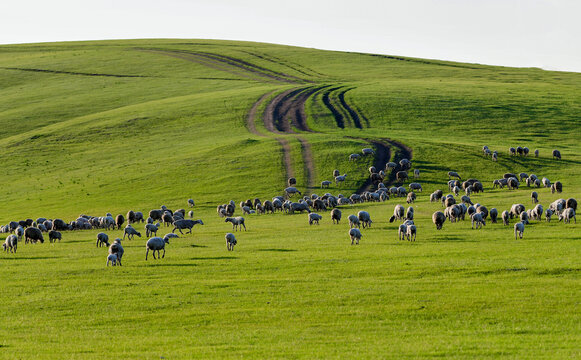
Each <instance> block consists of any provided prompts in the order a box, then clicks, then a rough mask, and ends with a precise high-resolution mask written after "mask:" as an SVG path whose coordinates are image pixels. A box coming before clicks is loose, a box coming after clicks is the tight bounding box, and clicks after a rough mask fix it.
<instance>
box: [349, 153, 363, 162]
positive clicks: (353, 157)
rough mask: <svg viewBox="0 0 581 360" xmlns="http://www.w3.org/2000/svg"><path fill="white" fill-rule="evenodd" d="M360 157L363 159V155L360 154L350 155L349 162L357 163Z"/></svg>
mask: <svg viewBox="0 0 581 360" xmlns="http://www.w3.org/2000/svg"><path fill="white" fill-rule="evenodd" d="M360 157H361V155H359V154H351V155H349V161H357V160H359V158H360Z"/></svg>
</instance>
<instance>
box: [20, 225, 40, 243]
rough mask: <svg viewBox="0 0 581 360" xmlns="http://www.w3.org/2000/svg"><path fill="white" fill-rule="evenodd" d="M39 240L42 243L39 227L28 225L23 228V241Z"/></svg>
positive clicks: (33, 241)
mask: <svg viewBox="0 0 581 360" xmlns="http://www.w3.org/2000/svg"><path fill="white" fill-rule="evenodd" d="M37 241H40V243H41V244H42V243H44V237H43V236H42V231H40V229H39V228H35V227H29V228H26V229H25V230H24V243H25V244H26V243H28V242H31V243H36V242H37Z"/></svg>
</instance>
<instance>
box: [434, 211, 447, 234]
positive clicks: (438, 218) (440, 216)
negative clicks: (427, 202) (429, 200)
mask: <svg viewBox="0 0 581 360" xmlns="http://www.w3.org/2000/svg"><path fill="white" fill-rule="evenodd" d="M432 221H433V222H434V225H436V230H441V229H442V226H443V225H444V222H446V215H444V213H443V212H441V211H436V212H435V213H434V214H432Z"/></svg>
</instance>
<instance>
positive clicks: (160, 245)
mask: <svg viewBox="0 0 581 360" xmlns="http://www.w3.org/2000/svg"><path fill="white" fill-rule="evenodd" d="M165 244H169V239H167V238H165V239H163V238H160V237H158V236H156V237H152V238H151V239H149V240H147V243H146V244H145V248H146V249H147V250H146V252H145V260H147V255H149V250H151V251H152V252H153V258H154V259H159V252H160V251H161V250H163V255H162V256H161V258H162V259H163V258H165ZM156 251H157V258H156V257H155V252H156Z"/></svg>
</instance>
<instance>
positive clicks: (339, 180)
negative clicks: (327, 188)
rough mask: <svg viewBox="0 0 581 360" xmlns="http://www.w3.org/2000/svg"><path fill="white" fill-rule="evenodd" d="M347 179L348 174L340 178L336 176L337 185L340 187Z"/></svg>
mask: <svg viewBox="0 0 581 360" xmlns="http://www.w3.org/2000/svg"><path fill="white" fill-rule="evenodd" d="M346 177H347V174H343V175H339V176H335V184H336V185H337V186H339V183H343V182H345V178H346Z"/></svg>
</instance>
